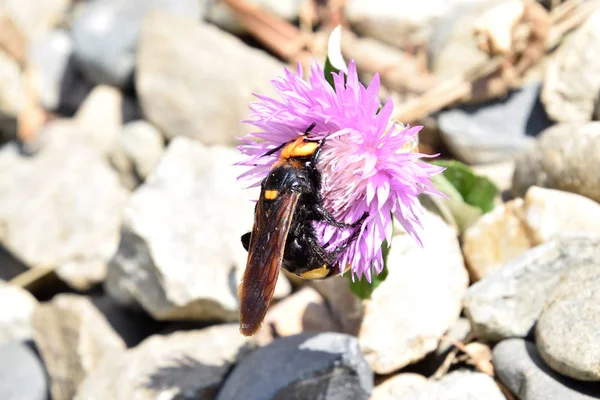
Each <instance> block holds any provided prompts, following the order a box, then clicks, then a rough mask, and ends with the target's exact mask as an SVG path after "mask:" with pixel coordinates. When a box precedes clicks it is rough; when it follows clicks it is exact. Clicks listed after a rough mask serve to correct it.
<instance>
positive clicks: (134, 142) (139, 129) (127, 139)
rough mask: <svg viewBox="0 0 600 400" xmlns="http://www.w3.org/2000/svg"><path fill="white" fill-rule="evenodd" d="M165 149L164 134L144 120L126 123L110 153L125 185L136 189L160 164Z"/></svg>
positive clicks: (112, 161)
mask: <svg viewBox="0 0 600 400" xmlns="http://www.w3.org/2000/svg"><path fill="white" fill-rule="evenodd" d="M164 149H165V143H164V140H163V137H162V134H161V133H160V131H159V130H158V129H156V127H154V126H153V125H152V124H150V123H149V122H147V121H144V120H138V121H133V122H129V123H127V124H125V125H124V126H123V130H122V132H121V135H120V137H119V143H118V144H117V145H116V146H115V148H114V150H113V151H112V152H111V154H110V160H111V163H112V165H113V166H114V167H115V168H116V169H117V170H118V171H119V174H120V176H121V182H122V183H123V185H124V186H126V187H128V188H130V189H134V188H135V187H136V186H138V185H139V183H140V182H141V181H144V180H145V179H146V178H147V177H148V175H149V174H150V172H151V171H152V169H154V167H155V166H156V165H157V164H158V161H159V160H160V157H161V156H162V154H163V152H164Z"/></svg>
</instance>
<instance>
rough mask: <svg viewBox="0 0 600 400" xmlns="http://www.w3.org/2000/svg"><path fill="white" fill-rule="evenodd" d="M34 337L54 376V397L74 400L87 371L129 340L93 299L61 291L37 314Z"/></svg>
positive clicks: (122, 348) (42, 306)
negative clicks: (101, 311) (122, 337)
mask: <svg viewBox="0 0 600 400" xmlns="http://www.w3.org/2000/svg"><path fill="white" fill-rule="evenodd" d="M33 327H34V337H35V343H36V345H37V347H38V348H39V349H40V353H41V355H42V358H43V360H44V362H45V364H46V368H47V369H48V374H49V375H50V383H51V391H52V398H53V400H71V399H73V396H74V394H75V392H76V390H77V387H78V386H79V384H80V383H81V382H82V381H83V379H84V378H85V376H86V374H87V373H89V372H90V371H91V370H92V369H94V367H96V366H97V365H98V364H99V363H100V362H101V361H102V359H103V358H104V357H108V358H109V359H110V358H112V357H114V356H116V355H118V354H120V353H122V352H123V350H124V349H125V343H124V342H123V340H122V339H121V338H120V337H119V336H118V335H117V333H116V332H115V331H114V330H113V329H112V327H111V326H110V324H109V323H108V322H107V321H106V319H105V318H104V316H103V315H102V313H100V312H99V311H98V309H96V307H95V306H94V305H93V303H92V302H91V301H90V299H89V298H87V297H84V296H79V295H73V294H59V295H57V296H55V297H54V298H53V299H52V301H51V302H49V303H43V304H41V305H40V306H39V307H38V309H37V310H36V312H35V314H34V317H33Z"/></svg>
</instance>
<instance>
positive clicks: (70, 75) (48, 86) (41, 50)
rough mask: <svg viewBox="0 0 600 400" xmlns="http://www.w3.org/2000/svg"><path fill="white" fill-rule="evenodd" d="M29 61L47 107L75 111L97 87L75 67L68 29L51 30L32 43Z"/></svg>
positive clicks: (39, 92)
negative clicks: (94, 87)
mask: <svg viewBox="0 0 600 400" xmlns="http://www.w3.org/2000/svg"><path fill="white" fill-rule="evenodd" d="M28 63H29V68H30V69H31V70H32V71H33V73H34V74H35V78H34V79H33V87H34V88H35V92H36V95H37V96H38V100H39V102H40V104H41V105H42V106H43V107H44V108H45V109H47V110H50V111H55V112H59V113H63V114H66V115H72V114H74V113H75V111H76V110H77V109H78V108H79V106H80V105H81V103H82V102H83V101H84V100H85V98H86V97H87V96H88V95H89V93H90V91H91V90H92V88H93V86H94V83H92V82H90V81H89V80H87V79H86V78H84V77H83V75H82V74H81V73H80V72H79V70H77V68H76V67H75V63H74V61H73V40H72V39H71V35H70V34H69V32H67V31H66V30H62V29H57V30H53V31H50V32H48V33H47V34H45V35H43V36H41V37H40V38H38V39H37V40H35V41H34V42H33V43H31V44H30V46H29V49H28Z"/></svg>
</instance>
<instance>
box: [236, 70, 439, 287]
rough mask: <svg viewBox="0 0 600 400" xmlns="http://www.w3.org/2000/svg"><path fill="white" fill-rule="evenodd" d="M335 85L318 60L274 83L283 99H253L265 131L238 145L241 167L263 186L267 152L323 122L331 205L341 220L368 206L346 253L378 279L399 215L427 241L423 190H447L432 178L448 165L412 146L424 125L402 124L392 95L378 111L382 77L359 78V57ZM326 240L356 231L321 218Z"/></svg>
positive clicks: (322, 159)
mask: <svg viewBox="0 0 600 400" xmlns="http://www.w3.org/2000/svg"><path fill="white" fill-rule="evenodd" d="M334 83H335V90H334V89H333V88H332V87H331V85H330V84H329V83H328V82H327V80H326V79H325V77H324V74H323V70H322V69H321V67H320V66H319V65H318V64H317V63H316V62H315V63H313V65H312V66H311V75H310V77H309V79H308V81H305V80H303V79H302V68H301V66H300V65H298V73H297V74H293V73H292V72H290V71H288V70H287V69H286V70H285V75H284V76H283V77H281V78H279V79H276V80H274V81H273V84H274V86H275V88H276V89H277V91H278V92H279V95H280V97H281V100H276V99H272V98H269V97H265V96H260V95H256V97H258V99H259V101H257V102H252V103H251V104H250V110H251V113H250V118H252V119H251V120H246V121H243V122H245V123H249V124H252V125H254V126H256V127H258V128H260V129H261V131H259V132H256V133H252V134H249V135H247V136H245V137H244V138H241V140H242V141H243V142H244V144H242V145H240V146H238V149H239V150H240V151H241V152H242V153H243V154H245V155H246V157H245V158H244V160H243V161H241V162H240V163H238V165H245V166H249V167H251V168H250V169H249V170H248V171H247V172H245V173H244V174H242V175H240V177H239V178H240V179H242V180H245V181H248V182H249V183H250V186H251V187H252V186H257V185H260V182H261V181H262V180H263V179H264V178H265V177H266V175H267V174H268V172H269V170H270V168H271V165H272V164H273V163H274V162H275V161H276V160H277V158H278V152H277V153H275V154H273V155H269V156H263V155H264V154H265V153H266V152H267V151H268V150H270V149H273V148H275V147H277V146H280V145H281V144H283V143H286V142H288V141H290V140H292V139H295V138H297V137H298V135H301V134H303V132H304V131H305V130H306V129H307V128H308V127H309V126H310V125H311V124H313V123H314V124H316V125H315V127H314V128H313V129H312V131H311V132H310V134H309V138H311V139H322V138H327V140H326V142H325V144H324V146H323V149H322V151H321V154H320V156H319V160H318V162H317V167H318V168H319V170H320V171H321V172H322V175H323V189H322V192H323V193H322V194H323V198H324V205H325V207H326V208H327V210H328V211H329V212H331V213H332V214H333V215H334V216H335V217H336V219H337V220H338V221H343V222H346V223H353V222H355V221H357V220H358V219H359V218H360V217H361V216H362V215H363V213H364V212H365V211H368V212H369V216H368V217H367V219H366V220H365V221H364V222H363V223H362V225H361V227H360V228H359V229H360V234H359V236H358V239H357V240H355V241H354V242H353V243H352V244H351V245H350V246H349V247H348V248H347V249H346V250H345V251H344V252H342V253H341V254H340V255H339V257H338V266H339V268H340V270H341V271H344V270H345V269H346V267H347V266H350V267H351V270H352V273H353V275H352V276H353V278H354V277H355V276H358V278H359V279H360V278H362V276H363V275H365V276H366V279H367V280H368V281H369V282H371V276H372V274H373V273H376V274H379V273H380V272H381V271H382V269H383V266H384V265H383V263H384V262H383V258H382V248H381V247H382V244H383V242H384V240H387V243H388V244H389V243H391V238H392V215H393V216H394V217H395V218H396V220H397V221H398V222H399V223H400V224H401V225H402V226H403V227H404V229H405V230H406V232H408V234H409V235H411V236H412V237H413V238H414V239H415V240H417V242H418V243H419V244H421V245H422V243H421V240H420V238H419V235H420V232H421V230H422V228H423V227H422V225H421V222H420V216H421V215H422V213H423V208H422V206H421V204H420V203H419V200H418V198H417V196H418V195H419V194H421V193H428V194H433V195H439V196H442V197H444V196H443V194H441V193H440V192H438V191H437V190H436V189H435V188H434V186H433V184H432V183H431V180H430V178H431V176H432V175H435V174H438V173H440V172H442V171H443V168H441V167H438V166H435V165H431V164H429V163H425V162H422V161H419V158H422V157H426V155H424V154H419V153H416V152H412V151H411V150H412V148H414V147H415V143H416V142H417V140H418V139H417V134H418V132H419V130H420V129H421V128H422V127H420V126H416V127H412V128H410V127H407V128H402V127H400V125H399V124H396V123H392V122H390V116H391V113H392V110H393V104H392V101H391V100H390V99H388V101H387V102H386V103H385V105H384V106H383V107H382V108H381V110H380V111H379V112H378V111H377V110H378V109H379V107H380V101H379V98H378V91H379V86H380V84H379V76H378V75H375V76H374V77H373V79H372V81H371V83H370V84H369V86H368V87H367V88H365V87H364V86H363V85H362V84H361V83H360V82H359V81H358V76H357V72H356V65H355V63H354V61H350V62H349V65H348V74H347V79H346V83H345V84H344V77H343V72H340V73H339V74H334ZM314 227H315V230H316V232H317V235H318V236H319V238H320V241H321V244H322V245H323V246H326V248H327V249H333V248H335V247H337V246H339V245H341V244H342V243H343V242H344V241H345V240H346V239H347V238H348V237H349V236H350V235H351V233H352V230H351V229H339V228H334V227H332V226H330V225H327V224H326V223H321V222H315V223H314Z"/></svg>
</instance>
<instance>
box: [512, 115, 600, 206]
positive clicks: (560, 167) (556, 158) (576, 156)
mask: <svg viewBox="0 0 600 400" xmlns="http://www.w3.org/2000/svg"><path fill="white" fill-rule="evenodd" d="M598 182H600V122H589V123H565V124H557V125H555V126H553V127H551V128H548V129H546V130H545V131H544V132H543V133H542V134H541V135H540V136H539V137H538V138H537V140H536V144H535V146H534V148H532V149H531V151H529V152H527V153H526V154H524V155H522V156H521V157H519V159H518V160H517V163H516V167H515V173H514V176H513V182H512V190H513V192H514V194H515V195H516V196H523V195H524V194H525V193H526V192H527V189H529V187H530V186H540V187H548V188H552V189H560V190H564V191H567V192H573V193H578V194H581V195H583V196H586V197H589V198H591V199H592V200H595V201H597V202H600V185H598Z"/></svg>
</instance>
